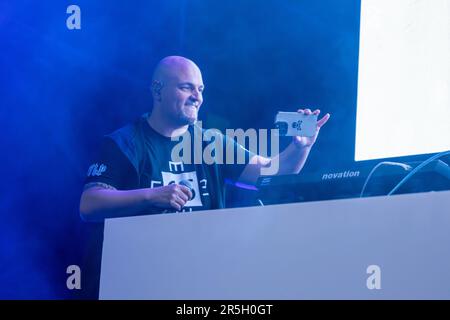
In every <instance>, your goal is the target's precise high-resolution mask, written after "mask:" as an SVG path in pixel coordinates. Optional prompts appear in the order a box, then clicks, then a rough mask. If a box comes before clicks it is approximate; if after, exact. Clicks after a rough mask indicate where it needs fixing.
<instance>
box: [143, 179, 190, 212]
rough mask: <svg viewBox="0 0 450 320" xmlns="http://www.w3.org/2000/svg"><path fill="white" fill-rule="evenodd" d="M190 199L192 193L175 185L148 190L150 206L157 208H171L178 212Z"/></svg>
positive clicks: (186, 188)
mask: <svg viewBox="0 0 450 320" xmlns="http://www.w3.org/2000/svg"><path fill="white" fill-rule="evenodd" d="M191 198H192V193H191V190H189V188H188V187H186V186H183V185H179V184H175V183H173V184H169V185H167V186H163V187H157V188H151V189H148V200H149V202H150V204H151V206H154V207H158V208H173V209H175V210H177V211H180V210H181V209H183V207H184V205H185V204H186V202H188V201H189V200H190V199H191Z"/></svg>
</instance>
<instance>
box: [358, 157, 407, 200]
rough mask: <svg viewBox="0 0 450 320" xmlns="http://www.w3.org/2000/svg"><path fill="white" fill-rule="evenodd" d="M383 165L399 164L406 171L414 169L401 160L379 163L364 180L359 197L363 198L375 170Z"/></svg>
mask: <svg viewBox="0 0 450 320" xmlns="http://www.w3.org/2000/svg"><path fill="white" fill-rule="evenodd" d="M383 165H389V166H398V167H402V168H403V169H405V171H409V170H411V169H412V167H411V166H410V165H407V164H405V163H400V162H392V161H383V162H380V163H378V164H377V165H376V166H375V167H373V169H372V170H371V171H370V173H369V175H368V176H367V178H366V181H364V185H363V187H362V190H361V193H360V194H359V197H360V198H362V197H363V195H364V191H365V190H366V186H367V184H368V183H369V180H370V178H371V177H372V175H373V173H374V172H375V170H377V169H378V168H379V167H381V166H383Z"/></svg>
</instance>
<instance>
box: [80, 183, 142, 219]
mask: <svg viewBox="0 0 450 320" xmlns="http://www.w3.org/2000/svg"><path fill="white" fill-rule="evenodd" d="M149 205H150V199H149V191H148V189H136V190H114V189H104V188H99V187H93V188H90V189H87V190H85V191H84V192H83V194H82V195H81V200H80V214H81V217H82V218H83V219H84V220H85V221H102V220H103V219H105V218H115V217H124V216H131V215H135V214H138V213H141V212H142V211H143V210H144V209H146V208H148V207H149Z"/></svg>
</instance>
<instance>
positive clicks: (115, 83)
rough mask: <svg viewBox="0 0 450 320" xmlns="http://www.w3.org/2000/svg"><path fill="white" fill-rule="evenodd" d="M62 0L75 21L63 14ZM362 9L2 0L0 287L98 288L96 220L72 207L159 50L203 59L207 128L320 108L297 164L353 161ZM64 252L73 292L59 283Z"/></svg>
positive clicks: (130, 110) (19, 290)
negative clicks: (312, 141)
mask: <svg viewBox="0 0 450 320" xmlns="http://www.w3.org/2000/svg"><path fill="white" fill-rule="evenodd" d="M71 4H76V5H78V6H80V8H81V30H68V29H67V27H66V19H67V17H68V16H69V14H67V13H66V8H67V7H68V6H69V5H71ZM359 11H360V1H359V0H339V1H336V0H314V1H313V0H309V1H307V0H297V1H294V0H283V1H280V0H266V1H229V2H225V1H221V2H220V1H200V0H178V1H175V0H170V1H148V0H146V1H144V0H139V1H119V0H109V1H101V0H98V1H87V0H77V1H75V2H66V1H58V2H51V1H44V2H36V1H21V2H20V3H19V2H16V1H6V2H1V4H0V30H1V31H0V32H1V37H0V38H1V42H0V47H1V55H0V70H1V72H0V83H1V86H0V113H1V117H0V119H1V120H0V121H1V127H2V134H1V135H0V147H1V150H2V157H1V158H2V162H3V163H2V165H1V166H0V168H1V172H0V174H1V177H2V183H1V190H0V212H1V230H0V246H1V248H0V250H1V261H0V298H3V299H24V298H25V299H62V298H64V299H71V298H95V294H96V292H95V284H96V283H95V281H94V280H91V279H92V278H91V276H89V275H88V274H89V272H90V271H86V272H84V270H90V267H89V265H87V264H86V261H85V257H86V256H88V255H89V253H90V252H91V250H94V251H96V250H95V248H94V247H95V246H94V247H93V246H92V244H93V243H94V244H95V243H96V241H97V240H98V238H99V232H100V231H101V225H95V224H87V223H84V222H82V221H81V220H80V218H79V213H78V205H79V197H80V194H81V190H82V186H83V179H84V176H85V173H86V170H87V168H88V165H89V163H90V160H91V159H92V158H93V157H94V156H95V154H96V152H97V150H98V147H99V143H100V139H101V137H102V135H104V134H106V133H109V132H111V131H112V130H115V129H117V128H119V127H121V126H123V125H125V124H126V123H128V122H130V121H132V120H134V119H135V118H136V117H138V116H139V115H140V114H142V113H144V112H147V111H149V110H150V109H151V94H150V90H149V85H150V78H151V74H152V70H153V68H154V67H155V65H156V63H157V62H158V61H159V60H160V59H161V58H163V57H164V56H167V55H183V56H186V57H189V58H191V59H192V60H194V61H195V62H196V63H197V64H198V65H199V66H200V68H201V70H202V72H203V78H204V82H205V85H206V91H205V95H204V99H205V101H204V104H203V106H202V109H201V111H200V118H201V119H202V120H203V126H204V127H215V128H219V129H222V130H223V129H224V128H244V129H247V128H256V129H258V128H271V127H272V125H273V120H274V116H275V113H276V112H277V111H279V110H283V111H290V110H292V111H294V110H296V109H298V108H300V107H302V106H307V107H309V108H311V109H312V108H320V109H321V110H322V112H323V113H326V112H329V113H331V114H332V118H331V119H330V121H329V123H328V124H327V125H326V126H325V127H324V129H323V130H322V131H321V134H320V137H319V140H318V142H317V144H316V146H315V148H314V149H313V151H312V153H311V155H310V158H309V160H308V162H307V165H306V166H305V168H304V170H305V171H314V170H318V168H335V167H340V166H342V165H344V164H345V163H347V162H351V161H352V160H353V151H354V131H355V117H356V114H355V111H356V91H357V65H358V41H359ZM97 249H98V248H97ZM91 262H92V264H93V265H95V263H98V261H93V260H91ZM72 264H76V265H79V266H81V268H82V277H83V285H82V290H80V291H77V290H74V291H70V290H68V289H67V288H66V278H67V276H68V275H67V274H66V268H67V266H68V265H72ZM93 288H94V290H93Z"/></svg>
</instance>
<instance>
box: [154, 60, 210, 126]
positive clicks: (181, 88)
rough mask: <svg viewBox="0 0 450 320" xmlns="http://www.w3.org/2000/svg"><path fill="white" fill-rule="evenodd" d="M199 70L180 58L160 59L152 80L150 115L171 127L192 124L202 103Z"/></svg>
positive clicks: (201, 84) (201, 81)
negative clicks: (151, 109) (151, 113)
mask: <svg viewBox="0 0 450 320" xmlns="http://www.w3.org/2000/svg"><path fill="white" fill-rule="evenodd" d="M203 89H204V85H203V79H202V73H201V72H200V69H199V67H198V66H197V65H196V64H195V63H194V62H193V61H192V60H189V59H187V58H184V57H180V56H169V57H166V58H164V59H162V60H161V61H160V62H159V63H158V65H157V66H156V68H155V71H154V73H153V77H152V95H153V111H152V112H153V114H154V115H155V116H156V115H157V116H158V117H159V118H160V119H162V121H165V122H166V123H169V122H171V123H172V125H174V126H177V125H180V126H182V125H186V124H192V123H194V122H195V121H196V120H197V112H198V110H199V109H200V105H201V104H202V102H203Z"/></svg>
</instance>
